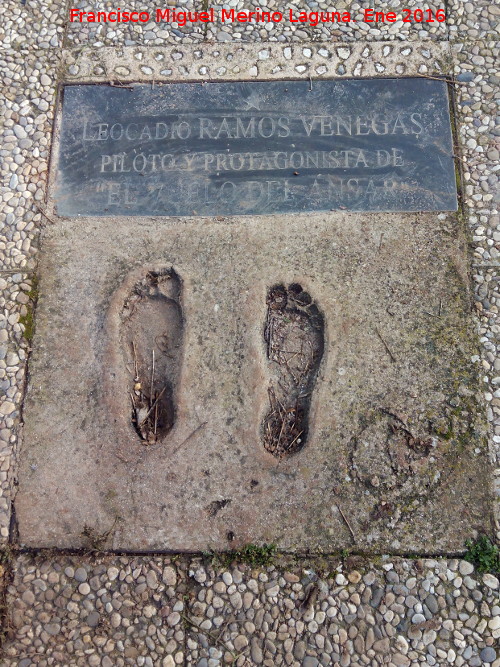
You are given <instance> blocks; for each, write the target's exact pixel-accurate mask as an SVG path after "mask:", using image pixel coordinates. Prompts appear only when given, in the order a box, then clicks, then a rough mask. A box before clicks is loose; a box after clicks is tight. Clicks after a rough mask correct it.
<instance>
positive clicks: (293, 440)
mask: <svg viewBox="0 0 500 667" xmlns="http://www.w3.org/2000/svg"><path fill="white" fill-rule="evenodd" d="M264 339H265V342H266V345H267V358H268V359H269V361H270V370H271V372H272V375H273V378H272V380H271V383H270V385H269V389H268V393H269V403H270V410H269V412H268V413H267V415H266V417H265V419H264V422H263V444H264V447H265V449H266V450H267V451H268V452H270V453H271V454H272V455H273V456H275V457H276V458H278V459H282V458H284V457H286V456H289V455H291V454H294V453H295V452H298V451H299V450H300V449H302V447H303V446H304V445H305V443H306V440H307V435H308V430H309V426H308V421H309V408H310V405H311V395H312V392H313V389H314V384H315V382H316V376H317V374H318V369H319V365H320V363H321V358H322V356H323V350H324V343H325V341H324V320H323V315H322V314H321V313H320V311H319V309H318V307H317V306H316V304H315V303H313V301H312V299H311V297H310V295H309V294H308V293H307V292H304V290H303V289H302V287H301V286H300V285H298V284H297V283H294V284H292V285H289V286H288V287H285V286H284V285H275V286H274V287H271V289H270V290H269V292H268V295H267V318H266V325H265V329H264Z"/></svg>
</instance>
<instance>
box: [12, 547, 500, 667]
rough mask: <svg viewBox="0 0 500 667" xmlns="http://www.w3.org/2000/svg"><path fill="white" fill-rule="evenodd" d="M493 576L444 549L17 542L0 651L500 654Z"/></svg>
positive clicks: (258, 660) (404, 658)
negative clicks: (412, 556) (65, 550)
mask: <svg viewBox="0 0 500 667" xmlns="http://www.w3.org/2000/svg"><path fill="white" fill-rule="evenodd" d="M499 587H500V582H499V580H498V578H497V577H495V576H493V575H491V574H484V575H480V574H478V573H477V572H475V570H474V567H473V565H471V564H470V563H468V562H466V561H463V560H460V561H459V560H456V559H452V560H446V559H440V560H435V559H422V560H405V559H398V558H395V559H394V558H391V559H389V558H382V559H381V560H380V561H379V562H374V561H365V560H363V559H361V558H358V557H355V556H351V557H348V558H347V559H345V560H343V561H342V560H339V559H337V560H323V561H316V562H315V561H312V562H310V563H308V565H307V566H304V565H301V564H300V563H297V562H293V560H292V561H289V562H286V559H282V560H278V561H277V563H276V564H275V565H269V566H267V567H256V566H249V565H245V564H237V563H233V564H231V565H229V564H228V565H226V566H225V567H220V566H214V565H212V564H210V561H209V559H197V558H194V559H193V558H191V557H189V556H184V557H175V558H171V557H158V556H153V557H149V556H121V557H117V556H110V555H97V556H84V555H80V556H77V555H74V556H70V555H66V554H62V553H59V554H53V553H52V552H48V553H40V554H38V555H31V554H23V555H20V556H18V557H17V558H16V559H15V561H14V563H13V580H12V583H11V584H10V585H9V587H8V600H7V602H8V606H9V608H10V615H9V619H8V624H7V628H8V629H7V635H8V639H7V642H6V645H5V650H4V656H5V657H4V661H3V663H2V664H3V665H5V667H29V666H30V665H35V664H36V665H40V666H44V665H50V664H56V665H63V664H71V665H91V666H95V667H97V666H98V665H102V667H121V666H122V665H140V666H142V665H145V666H147V667H154V666H156V665H157V666H159V667H174V666H175V665H186V666H189V667H191V666H195V665H196V667H218V666H219V665H221V664H233V665H237V666H238V667H250V666H251V665H267V666H268V667H274V666H275V665H276V666H279V665H289V666H291V667H319V665H323V666H324V667H328V666H334V667H350V666H352V667H359V666H361V665H370V666H371V667H375V666H376V665H382V664H385V665H389V666H390V667H408V666H410V665H411V666H412V667H424V666H429V665H430V666H433V665H456V666H457V667H461V666H462V665H467V666H469V667H479V666H480V665H483V664H490V665H491V664H492V665H493V667H499V666H500V657H498V650H497V648H496V647H498V639H499V638H500V599H499Z"/></svg>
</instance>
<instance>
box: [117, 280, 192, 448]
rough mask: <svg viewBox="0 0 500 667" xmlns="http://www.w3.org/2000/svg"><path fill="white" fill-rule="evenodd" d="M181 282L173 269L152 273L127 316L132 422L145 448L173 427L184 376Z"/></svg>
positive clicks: (125, 332) (127, 304)
mask: <svg viewBox="0 0 500 667" xmlns="http://www.w3.org/2000/svg"><path fill="white" fill-rule="evenodd" d="M181 289H182V283H181V279H180V278H179V276H178V275H177V273H176V272H175V271H174V270H173V269H163V270H161V271H150V272H149V273H147V274H146V276H145V277H144V278H143V279H142V280H140V281H139V282H137V283H136V284H135V286H134V289H133V292H132V294H131V295H130V296H129V298H128V299H127V300H126V302H125V304H124V308H123V312H122V326H123V329H122V344H123V345H124V347H125V353H126V359H127V367H128V370H129V372H130V374H131V376H132V377H131V386H130V390H129V394H130V400H131V421H132V425H133V426H134V428H135V430H136V431H137V434H138V435H139V437H140V438H141V440H143V441H144V444H148V445H151V444H154V443H155V442H157V441H159V440H161V439H162V438H163V437H164V436H165V435H167V433H168V432H169V431H170V430H171V429H172V427H173V425H174V422H175V417H176V406H175V402H176V401H175V398H176V396H175V394H176V390H177V384H178V379H179V374H180V366H181V355H182V339H183V328H184V325H183V317H182V309H181V303H180V301H181Z"/></svg>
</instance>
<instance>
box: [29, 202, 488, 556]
mask: <svg viewBox="0 0 500 667" xmlns="http://www.w3.org/2000/svg"><path fill="white" fill-rule="evenodd" d="M440 218H441V219H440V220H438V216H436V215H435V214H425V215H422V214H421V215H419V214H405V215H401V214H385V215H384V216H381V215H380V214H378V215H369V214H363V215H357V214H344V213H342V212H336V213H329V214H315V215H308V216H307V217H306V218H304V217H303V216H300V215H298V216H293V215H291V216H286V217H285V216H273V217H256V218H253V219H252V218H246V219H243V218H241V219H234V218H232V219H222V218H220V219H208V218H207V219H196V220H193V219H184V220H183V221H176V220H174V219H143V218H142V219H136V220H128V221H126V220H120V219H109V218H108V219H106V220H101V221H95V220H91V219H78V220H73V221H58V223H57V224H56V225H54V226H53V227H51V228H50V229H49V230H48V231H47V233H46V238H45V240H44V249H43V259H42V263H41V267H40V275H41V283H40V299H39V303H38V307H37V314H36V322H37V329H36V336H35V340H34V343H33V348H34V352H33V356H32V360H31V362H30V382H29V387H28V393H27V399H26V404H25V408H24V419H25V426H24V432H23V443H22V449H21V457H20V458H21V469H20V475H19V491H18V494H17V498H16V514H17V519H18V522H19V531H20V541H21V543H22V544H25V545H29V546H38V547H41V546H58V547H79V546H85V545H87V544H88V543H89V539H92V538H95V536H102V535H104V534H108V539H107V541H106V546H107V547H111V548H115V549H133V550H149V549H157V550H168V549H179V550H191V549H200V550H203V549H208V548H225V547H228V546H231V547H234V546H235V545H238V544H242V543H246V542H259V541H266V542H276V543H277V544H278V545H279V546H280V547H282V548H285V549H306V548H309V549H323V550H333V549H337V548H339V547H352V546H353V545H354V546H355V547H356V548H358V549H373V550H377V551H381V550H384V551H392V552H401V551H410V550H424V551H427V552H428V551H436V552H437V551H443V552H450V551H454V550H460V549H462V547H463V543H464V539H466V538H467V537H470V536H471V535H473V534H474V532H475V531H478V530H481V529H483V530H485V531H486V532H488V531H489V530H490V528H491V525H492V524H491V502H490V489H489V473H488V471H489V465H488V456H487V441H486V437H485V435H484V432H483V423H482V418H481V415H482V407H481V405H480V403H479V402H478V390H479V384H478V381H477V376H476V368H475V367H474V364H473V363H472V362H471V357H472V356H473V355H474V354H475V352H476V350H475V347H474V343H473V342H471V341H474V335H473V332H471V330H470V328H469V324H470V322H469V317H470V316H469V312H470V303H469V295H468V288H467V285H468V279H467V272H466V268H465V267H466V250H465V246H464V243H463V242H462V240H460V237H461V233H460V228H459V224H458V222H457V221H456V217H455V216H453V215H450V216H447V217H445V216H444V215H442V216H440ZM457 239H459V240H457ZM171 267H173V268H174V270H175V271H176V272H177V274H178V276H179V277H180V279H181V280H182V295H181V305H182V311H183V316H184V334H183V352H182V359H181V371H180V380H179V383H178V387H177V393H176V401H177V413H176V420H175V425H174V427H173V429H172V430H171V431H170V432H169V433H168V434H167V435H166V437H165V439H164V440H163V441H161V442H159V443H157V444H153V445H145V444H144V443H143V442H142V441H141V440H140V438H139V436H138V434H137V432H136V430H135V429H134V426H133V424H132V422H131V419H130V417H131V402H130V391H131V381H132V379H133V378H132V375H133V372H132V371H131V369H130V367H128V368H127V367H126V365H125V363H126V362H125V356H126V353H124V352H123V351H122V347H123V346H124V345H125V344H126V343H124V342H123V335H122V327H123V317H122V310H123V306H124V303H126V302H127V300H128V298H129V297H130V294H131V292H133V291H134V285H136V284H137V283H138V281H140V280H141V279H143V278H144V276H145V275H146V274H147V272H148V271H153V272H154V271H157V270H159V269H165V268H167V269H169V268H171ZM278 283H282V284H285V285H288V284H290V283H300V285H301V286H302V287H303V289H304V290H307V292H308V293H309V294H310V295H311V296H312V298H313V299H314V301H315V302H316V304H317V306H318V307H319V309H320V311H321V312H322V314H323V316H324V319H325V324H326V330H325V350H324V354H323V358H322V361H321V366H320V369H319V374H318V377H317V380H316V385H315V389H314V393H313V396H312V400H311V413H310V423H309V437H308V441H307V443H306V445H305V447H304V448H303V449H302V450H301V451H300V452H298V453H297V454H295V455H293V456H291V457H289V458H287V459H285V460H282V461H278V460H277V459H276V458H274V457H273V456H272V455H271V454H269V453H268V452H267V451H266V450H265V449H264V448H263V446H262V437H261V423H262V420H263V418H264V416H265V415H266V413H267V412H268V410H269V403H268V401H269V399H268V384H269V375H268V373H269V369H268V361H267V359H266V345H265V342H264V336H263V333H264V325H265V319H266V309H267V306H266V295H267V292H268V289H269V287H270V286H272V285H274V284H278ZM144 327H146V328H147V327H148V322H147V321H145V322H144ZM255 482H257V484H256V483H255ZM222 501H228V502H222ZM339 508H340V509H341V510H342V512H343V514H344V516H345V517H347V520H348V521H349V525H350V528H348V526H347V525H346V521H345V520H344V519H343V518H342V516H341V512H340V511H339ZM350 530H352V531H353V533H354V536H355V540H354V539H353V537H352V535H351V532H350ZM231 533H232V534H234V540H233V541H232V542H229V541H228V534H229V535H230V537H232V535H231Z"/></svg>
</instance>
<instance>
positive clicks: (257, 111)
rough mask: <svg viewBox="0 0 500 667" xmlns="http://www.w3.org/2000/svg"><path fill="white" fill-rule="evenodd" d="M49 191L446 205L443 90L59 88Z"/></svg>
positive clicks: (116, 198)
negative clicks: (57, 126) (53, 179)
mask: <svg viewBox="0 0 500 667" xmlns="http://www.w3.org/2000/svg"><path fill="white" fill-rule="evenodd" d="M55 200H56V205H57V212H58V213H59V215H62V216H76V215H93V216H113V215H117V216H119V215H126V216H130V215H134V216H138V215H157V216H191V215H249V214H252V215H258V214H269V213H287V212H303V211H328V210H335V209H348V210H355V211H453V210H456V208H457V193H456V182H455V170H454V163H453V150H452V137H451V129H450V117H449V103H448V93H447V86H446V83H445V82H444V81H437V80H430V79H424V78H413V79H410V78H408V79H371V80H342V81H312V82H309V81H272V82H250V83H175V84H164V85H158V84H156V85H155V86H154V87H153V86H152V85H149V84H148V85H145V84H135V85H132V86H130V87H116V86H107V85H76V86H66V87H65V89H64V94H63V105H62V124H61V136H60V146H59V162H58V173H57V177H56V182H55Z"/></svg>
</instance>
